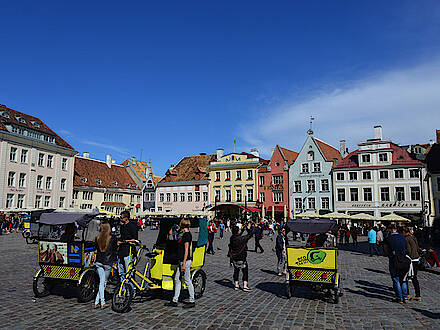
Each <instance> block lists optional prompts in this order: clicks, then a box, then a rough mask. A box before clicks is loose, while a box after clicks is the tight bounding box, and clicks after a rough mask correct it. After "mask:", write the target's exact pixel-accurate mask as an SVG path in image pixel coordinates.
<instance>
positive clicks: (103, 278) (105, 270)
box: [95, 262, 111, 306]
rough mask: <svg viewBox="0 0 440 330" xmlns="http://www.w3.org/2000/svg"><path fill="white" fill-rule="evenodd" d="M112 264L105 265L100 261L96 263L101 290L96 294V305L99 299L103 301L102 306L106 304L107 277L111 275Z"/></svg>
mask: <svg viewBox="0 0 440 330" xmlns="http://www.w3.org/2000/svg"><path fill="white" fill-rule="evenodd" d="M110 270H111V266H110V265H104V264H101V263H100V262H97V263H96V272H97V273H98V276H99V291H98V294H97V295H96V299H95V305H98V304H99V301H101V306H102V305H104V304H105V298H104V292H105V285H106V284H107V279H108V277H109V275H110Z"/></svg>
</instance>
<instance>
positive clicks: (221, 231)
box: [220, 229, 223, 238]
mask: <svg viewBox="0 0 440 330" xmlns="http://www.w3.org/2000/svg"><path fill="white" fill-rule="evenodd" d="M220 238H223V229H220Z"/></svg>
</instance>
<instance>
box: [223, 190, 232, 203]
mask: <svg viewBox="0 0 440 330" xmlns="http://www.w3.org/2000/svg"><path fill="white" fill-rule="evenodd" d="M225 196H226V201H227V202H230V201H231V198H232V194H231V190H230V189H226V190H225Z"/></svg>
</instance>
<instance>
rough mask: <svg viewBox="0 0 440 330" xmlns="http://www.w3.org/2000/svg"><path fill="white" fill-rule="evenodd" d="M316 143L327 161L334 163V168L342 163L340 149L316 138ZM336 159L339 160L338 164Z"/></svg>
mask: <svg viewBox="0 0 440 330" xmlns="http://www.w3.org/2000/svg"><path fill="white" fill-rule="evenodd" d="M315 141H316V143H317V144H318V147H319V149H321V151H322V153H323V154H324V157H325V159H327V161H328V162H330V161H332V162H333V167H334V166H335V165H336V164H339V163H340V162H341V160H342V157H341V154H340V153H339V150H338V149H336V148H335V147H333V146H331V145H330V144H328V143H325V142H324V141H321V140H319V139H317V138H315ZM335 159H337V162H336V163H335Z"/></svg>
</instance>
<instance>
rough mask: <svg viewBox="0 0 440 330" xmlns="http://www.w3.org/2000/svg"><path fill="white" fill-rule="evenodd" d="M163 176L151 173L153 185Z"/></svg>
mask: <svg viewBox="0 0 440 330" xmlns="http://www.w3.org/2000/svg"><path fill="white" fill-rule="evenodd" d="M163 178H164V177H163V176H157V175H153V183H154V185H155V186H157V184H158V183H159V181H160V180H162V179H163Z"/></svg>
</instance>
